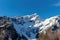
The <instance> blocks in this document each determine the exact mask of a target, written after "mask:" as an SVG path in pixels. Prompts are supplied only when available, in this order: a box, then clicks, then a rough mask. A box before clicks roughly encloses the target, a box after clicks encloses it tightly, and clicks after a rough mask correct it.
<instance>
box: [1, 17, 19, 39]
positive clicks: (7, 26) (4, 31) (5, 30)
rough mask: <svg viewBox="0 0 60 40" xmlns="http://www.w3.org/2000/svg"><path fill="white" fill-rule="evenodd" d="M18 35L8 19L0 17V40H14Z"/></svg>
mask: <svg viewBox="0 0 60 40" xmlns="http://www.w3.org/2000/svg"><path fill="white" fill-rule="evenodd" d="M17 37H18V34H17V32H16V30H15V29H14V26H13V24H12V23H11V21H10V19H9V18H8V17H0V40H16V39H17Z"/></svg>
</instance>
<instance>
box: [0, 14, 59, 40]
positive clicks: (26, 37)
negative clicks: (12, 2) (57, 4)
mask: <svg viewBox="0 0 60 40" xmlns="http://www.w3.org/2000/svg"><path fill="white" fill-rule="evenodd" d="M0 29H3V30H4V33H6V34H4V35H3V36H4V37H3V40H5V35H7V34H8V37H7V38H8V39H7V40H9V39H13V40H22V39H23V40H37V39H38V40H44V39H45V37H47V34H48V35H49V34H51V36H52V35H53V33H55V34H56V33H57V32H58V30H59V29H60V16H54V17H51V18H48V19H46V20H44V21H42V20H41V19H40V17H39V15H36V14H32V15H26V16H16V17H13V18H11V17H7V16H2V17H0ZM3 30H1V33H2V32H3ZM48 30H49V31H48ZM52 32H53V33H52ZM1 33H0V34H1ZM15 33H16V34H15ZM58 33H59V32H58ZM58 33H57V34H58ZM9 34H10V35H9ZM37 34H38V35H37ZM12 35H13V36H12ZM15 35H16V36H15ZM14 36H15V37H14ZM37 36H38V38H36V37H37ZM49 37H50V36H49ZM47 38H48V37H47ZM46 40H47V39H46ZM52 40H53V39H52Z"/></svg>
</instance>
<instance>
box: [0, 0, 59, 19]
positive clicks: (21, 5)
mask: <svg viewBox="0 0 60 40" xmlns="http://www.w3.org/2000/svg"><path fill="white" fill-rule="evenodd" d="M33 13H37V14H38V15H39V16H41V17H42V18H49V17H51V16H55V15H60V0H0V16H10V17H13V16H24V15H29V14H33Z"/></svg>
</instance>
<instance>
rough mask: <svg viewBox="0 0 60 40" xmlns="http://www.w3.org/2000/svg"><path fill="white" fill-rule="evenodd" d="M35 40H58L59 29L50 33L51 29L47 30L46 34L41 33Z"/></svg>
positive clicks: (59, 38) (59, 37)
mask: <svg viewBox="0 0 60 40" xmlns="http://www.w3.org/2000/svg"><path fill="white" fill-rule="evenodd" d="M37 40H60V29H58V30H57V31H55V32H54V31H52V28H49V29H48V30H47V33H46V34H44V33H42V34H41V35H39V37H38V38H37Z"/></svg>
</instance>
